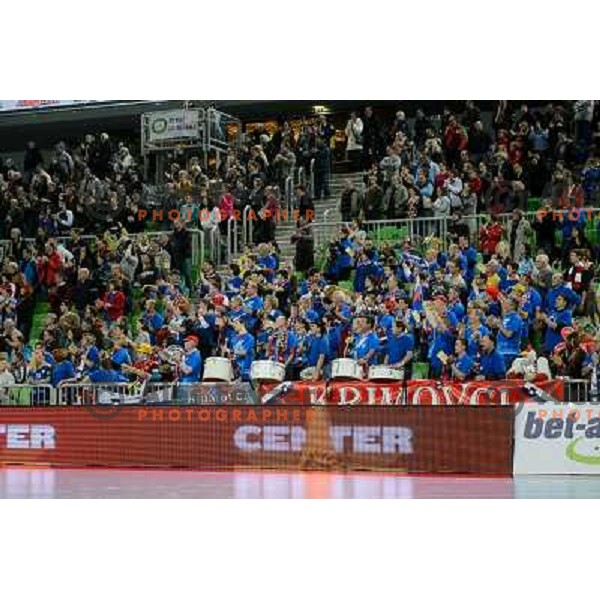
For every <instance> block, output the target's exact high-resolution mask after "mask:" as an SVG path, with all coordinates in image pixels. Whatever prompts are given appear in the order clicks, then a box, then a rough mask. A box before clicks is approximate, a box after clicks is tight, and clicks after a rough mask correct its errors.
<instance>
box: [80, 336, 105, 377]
mask: <svg viewBox="0 0 600 600" xmlns="http://www.w3.org/2000/svg"><path fill="white" fill-rule="evenodd" d="M83 350H84V354H83V360H82V364H81V366H80V369H78V370H80V371H81V374H83V373H89V372H90V371H94V370H96V369H98V367H99V366H100V350H98V347H97V346H96V338H95V336H94V335H93V334H92V333H86V334H85V335H84V336H83Z"/></svg>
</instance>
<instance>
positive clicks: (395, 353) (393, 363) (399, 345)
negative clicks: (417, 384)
mask: <svg viewBox="0 0 600 600" xmlns="http://www.w3.org/2000/svg"><path fill="white" fill-rule="evenodd" d="M414 350H415V338H414V336H413V335H412V334H410V333H408V331H407V330H406V324H405V323H404V322H403V321H402V320H401V319H396V320H395V321H394V325H393V329H392V332H391V335H389V336H388V339H387V346H386V349H385V356H384V364H386V365H388V366H390V367H392V368H393V369H404V378H405V379H410V378H411V376H412V373H411V370H412V369H411V367H412V360H413V357H414Z"/></svg>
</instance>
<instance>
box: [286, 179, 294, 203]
mask: <svg viewBox="0 0 600 600" xmlns="http://www.w3.org/2000/svg"><path fill="white" fill-rule="evenodd" d="M293 204H294V177H293V175H292V176H290V177H288V178H286V180H285V206H286V207H287V210H288V211H290V212H291V211H292V210H293Z"/></svg>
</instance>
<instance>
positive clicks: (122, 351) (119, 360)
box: [112, 348, 131, 368]
mask: <svg viewBox="0 0 600 600" xmlns="http://www.w3.org/2000/svg"><path fill="white" fill-rule="evenodd" d="M112 362H113V364H114V365H115V366H116V367H118V368H120V367H121V365H124V364H128V365H130V364H131V356H130V354H129V351H128V350H127V349H126V348H119V349H118V350H115V351H114V352H113V355H112Z"/></svg>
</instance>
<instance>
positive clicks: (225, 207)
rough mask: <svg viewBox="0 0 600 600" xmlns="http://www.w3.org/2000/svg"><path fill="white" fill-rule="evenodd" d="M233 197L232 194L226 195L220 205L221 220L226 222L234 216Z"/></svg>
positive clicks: (222, 197)
mask: <svg viewBox="0 0 600 600" xmlns="http://www.w3.org/2000/svg"><path fill="white" fill-rule="evenodd" d="M233 203H234V200H233V196H232V195H231V194H224V195H223V196H221V203H220V204H219V210H220V211H221V219H222V220H223V221H226V220H228V219H230V218H231V217H232V216H233Z"/></svg>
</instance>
